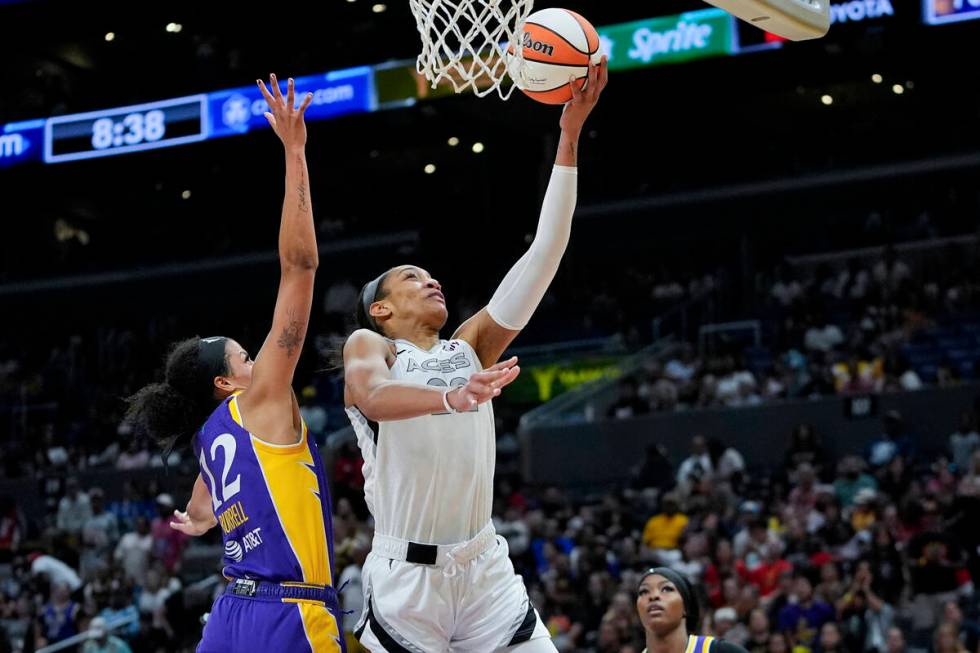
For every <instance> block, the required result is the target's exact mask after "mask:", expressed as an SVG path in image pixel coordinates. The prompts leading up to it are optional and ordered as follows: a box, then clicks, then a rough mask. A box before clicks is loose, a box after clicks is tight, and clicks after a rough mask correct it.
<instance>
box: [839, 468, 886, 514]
mask: <svg viewBox="0 0 980 653" xmlns="http://www.w3.org/2000/svg"><path fill="white" fill-rule="evenodd" d="M863 470H864V461H862V460H861V459H860V458H858V457H857V456H846V457H845V458H844V459H843V460H841V462H840V465H838V468H837V474H838V476H837V480H836V481H834V493H835V494H836V495H837V499H838V500H839V501H840V503H841V506H842V507H844V508H850V507H851V505H852V504H853V503H854V497H855V496H857V493H858V492H860V491H861V490H865V489H869V490H877V489H878V484H877V483H876V482H875V480H874V478H872V477H871V476H868V475H867V474H865V473H863Z"/></svg>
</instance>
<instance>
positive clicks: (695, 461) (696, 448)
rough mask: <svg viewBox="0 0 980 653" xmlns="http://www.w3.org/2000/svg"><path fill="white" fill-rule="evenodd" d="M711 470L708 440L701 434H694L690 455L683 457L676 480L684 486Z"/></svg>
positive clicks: (709, 472) (712, 469)
mask: <svg viewBox="0 0 980 653" xmlns="http://www.w3.org/2000/svg"><path fill="white" fill-rule="evenodd" d="M713 471H714V468H713V467H712V465H711V456H710V454H709V453H708V441H707V440H706V439H705V437H704V436H703V435H695V436H694V437H693V438H692V439H691V455H690V456H688V457H687V458H685V459H684V462H682V463H681V466H680V468H679V469H678V470H677V482H678V483H679V484H682V485H684V486H685V487H686V486H687V485H688V484H691V483H694V482H695V481H696V480H698V479H700V478H701V477H703V476H705V475H708V474H711V473H712V472H713Z"/></svg>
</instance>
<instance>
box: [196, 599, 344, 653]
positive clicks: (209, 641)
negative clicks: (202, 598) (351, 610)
mask: <svg viewBox="0 0 980 653" xmlns="http://www.w3.org/2000/svg"><path fill="white" fill-rule="evenodd" d="M339 614H340V610H339V609H337V607H336V606H330V607H328V606H327V605H326V604H325V603H323V602H319V601H307V600H296V599H278V600H275V601H271V600H262V599H256V598H248V597H242V596H235V595H233V594H222V595H221V596H220V597H218V599H217V600H216V601H215V602H214V605H213V606H212V607H211V616H210V617H208V622H207V625H205V626H204V633H203V634H202V636H201V643H200V644H198V646H197V653H237V652H239V651H265V652H271V651H290V652H293V651H296V652H302V653H346V647H345V645H344V640H343V635H342V634H341V631H340V617H339Z"/></svg>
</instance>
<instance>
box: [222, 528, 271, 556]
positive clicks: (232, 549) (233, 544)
mask: <svg viewBox="0 0 980 653" xmlns="http://www.w3.org/2000/svg"><path fill="white" fill-rule="evenodd" d="M262 544H263V542H262V529H261V528H256V529H255V530H252V531H249V532H248V533H245V534H244V535H243V536H242V542H241V544H239V543H238V541H237V540H228V541H227V542H225V557H227V558H230V559H231V560H234V561H235V562H241V561H242V560H244V559H245V554H246V553H248V552H249V551H254V550H255V549H257V548H258V547H260V546H262Z"/></svg>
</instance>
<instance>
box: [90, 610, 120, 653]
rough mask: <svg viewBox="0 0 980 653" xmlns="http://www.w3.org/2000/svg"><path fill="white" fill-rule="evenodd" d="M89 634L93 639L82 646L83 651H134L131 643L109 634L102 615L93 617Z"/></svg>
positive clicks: (93, 652)
mask: <svg viewBox="0 0 980 653" xmlns="http://www.w3.org/2000/svg"><path fill="white" fill-rule="evenodd" d="M89 635H90V636H91V638H92V639H90V640H88V641H87V642H85V645H84V646H82V653H132V650H131V649H130V648H129V644H127V643H126V642H124V641H123V640H121V639H119V638H118V637H116V636H115V635H110V634H109V630H108V629H107V628H106V620H105V619H103V618H102V617H95V618H94V619H92V622H91V623H90V624H89Z"/></svg>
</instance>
